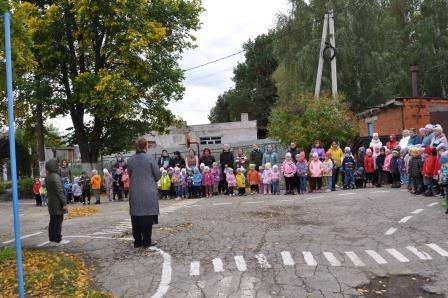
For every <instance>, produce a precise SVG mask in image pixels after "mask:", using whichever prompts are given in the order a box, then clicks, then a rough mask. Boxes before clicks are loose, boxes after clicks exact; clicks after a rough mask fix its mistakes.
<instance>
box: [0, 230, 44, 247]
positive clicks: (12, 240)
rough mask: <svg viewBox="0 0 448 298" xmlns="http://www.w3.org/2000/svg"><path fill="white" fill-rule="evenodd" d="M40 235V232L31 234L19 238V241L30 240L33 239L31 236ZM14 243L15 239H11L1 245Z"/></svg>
mask: <svg viewBox="0 0 448 298" xmlns="http://www.w3.org/2000/svg"><path fill="white" fill-rule="evenodd" d="M40 234H42V232H37V233H33V234H28V235H23V236H22V237H20V239H26V238H30V237H33V236H37V235H40ZM15 241H16V239H11V240H8V241H3V244H9V243H12V242H15Z"/></svg>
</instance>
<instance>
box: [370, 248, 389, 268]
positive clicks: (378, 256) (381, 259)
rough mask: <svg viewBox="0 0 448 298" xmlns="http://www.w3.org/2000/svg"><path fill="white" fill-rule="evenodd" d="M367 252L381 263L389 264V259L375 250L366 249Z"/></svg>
mask: <svg viewBox="0 0 448 298" xmlns="http://www.w3.org/2000/svg"><path fill="white" fill-rule="evenodd" d="M366 253H367V254H368V255H369V256H370V257H371V258H372V259H374V260H375V262H377V263H378V264H380V265H384V264H387V261H386V260H385V259H384V258H383V257H382V256H380V254H379V253H377V252H376V251H374V250H366Z"/></svg>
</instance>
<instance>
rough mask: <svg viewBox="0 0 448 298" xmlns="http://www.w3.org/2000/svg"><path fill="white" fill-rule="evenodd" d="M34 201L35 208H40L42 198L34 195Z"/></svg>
mask: <svg viewBox="0 0 448 298" xmlns="http://www.w3.org/2000/svg"><path fill="white" fill-rule="evenodd" d="M34 199H35V200H36V206H42V198H41V197H40V194H38V193H36V194H34Z"/></svg>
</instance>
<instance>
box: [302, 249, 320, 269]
mask: <svg viewBox="0 0 448 298" xmlns="http://www.w3.org/2000/svg"><path fill="white" fill-rule="evenodd" d="M302 254H303V258H304V259H305V262H306V264H307V265H308V266H317V262H316V259H315V258H314V257H313V254H312V253H311V252H309V251H302Z"/></svg>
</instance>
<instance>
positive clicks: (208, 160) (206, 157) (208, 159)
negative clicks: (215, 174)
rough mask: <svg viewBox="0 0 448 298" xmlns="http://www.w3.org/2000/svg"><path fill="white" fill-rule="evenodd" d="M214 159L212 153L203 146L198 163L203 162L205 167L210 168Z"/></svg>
mask: <svg viewBox="0 0 448 298" xmlns="http://www.w3.org/2000/svg"><path fill="white" fill-rule="evenodd" d="M215 161H216V160H215V157H214V156H213V155H212V153H211V151H210V149H208V148H204V150H202V156H201V159H200V160H199V163H200V164H201V163H203V164H204V165H205V166H206V167H209V168H212V167H213V163H214V162H215Z"/></svg>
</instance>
